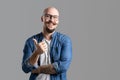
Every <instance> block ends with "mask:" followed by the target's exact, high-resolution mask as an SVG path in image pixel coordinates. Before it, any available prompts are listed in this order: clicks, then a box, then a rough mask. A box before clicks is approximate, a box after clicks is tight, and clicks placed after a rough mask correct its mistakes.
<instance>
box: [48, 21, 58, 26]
mask: <svg viewBox="0 0 120 80" xmlns="http://www.w3.org/2000/svg"><path fill="white" fill-rule="evenodd" d="M46 23H48V24H50V23H52V24H53V25H56V24H57V23H56V22H52V21H47V22H46Z"/></svg>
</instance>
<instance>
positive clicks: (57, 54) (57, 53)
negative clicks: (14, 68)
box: [22, 32, 72, 80]
mask: <svg viewBox="0 0 120 80" xmlns="http://www.w3.org/2000/svg"><path fill="white" fill-rule="evenodd" d="M33 38H35V39H36V40H37V41H38V42H41V41H42V39H43V38H44V37H43V34H42V32H41V33H39V34H36V35H34V36H32V37H30V38H28V39H27V40H26V42H25V46H24V49H23V53H24V54H23V60H22V70H23V71H24V72H25V73H29V72H31V71H32V70H33V69H36V68H37V67H38V66H35V65H34V66H32V65H30V64H29V61H28V60H29V58H30V57H31V55H32V53H33V52H34V50H35V45H34V42H33ZM50 58H51V64H53V66H54V68H55V70H56V72H57V73H56V74H51V75H50V80H67V76H66V73H67V70H68V68H69V65H70V63H71V59H72V43H71V40H70V38H69V37H68V36H66V35H63V34H61V33H59V32H54V33H53V35H52V39H51V43H50ZM37 76H38V74H32V73H31V75H30V78H29V80H35V78H36V77H37Z"/></svg>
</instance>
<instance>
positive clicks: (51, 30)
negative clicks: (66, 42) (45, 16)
mask: <svg viewBox="0 0 120 80" xmlns="http://www.w3.org/2000/svg"><path fill="white" fill-rule="evenodd" d="M46 24H53V25H57V23H54V22H52V21H48V22H46ZM45 29H46V31H47V32H48V33H52V32H54V31H55V28H54V29H49V28H48V27H47V26H46V28H45Z"/></svg>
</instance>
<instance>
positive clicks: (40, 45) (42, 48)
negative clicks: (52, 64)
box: [33, 39, 47, 54]
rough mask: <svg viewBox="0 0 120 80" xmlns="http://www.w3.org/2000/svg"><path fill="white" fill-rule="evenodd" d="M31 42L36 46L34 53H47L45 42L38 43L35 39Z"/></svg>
mask: <svg viewBox="0 0 120 80" xmlns="http://www.w3.org/2000/svg"><path fill="white" fill-rule="evenodd" d="M33 41H34V44H35V46H36V52H37V53H38V54H42V53H44V52H45V51H47V44H46V43H45V41H42V42H40V43H38V42H37V40H36V39H33Z"/></svg>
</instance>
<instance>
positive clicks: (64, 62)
mask: <svg viewBox="0 0 120 80" xmlns="http://www.w3.org/2000/svg"><path fill="white" fill-rule="evenodd" d="M71 60H72V42H71V39H70V38H69V37H65V38H64V39H63V40H62V48H61V54H60V60H59V61H57V62H54V63H53V66H54V68H55V70H56V72H57V73H62V72H66V71H67V70H68V68H69V66H70V63H71Z"/></svg>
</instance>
